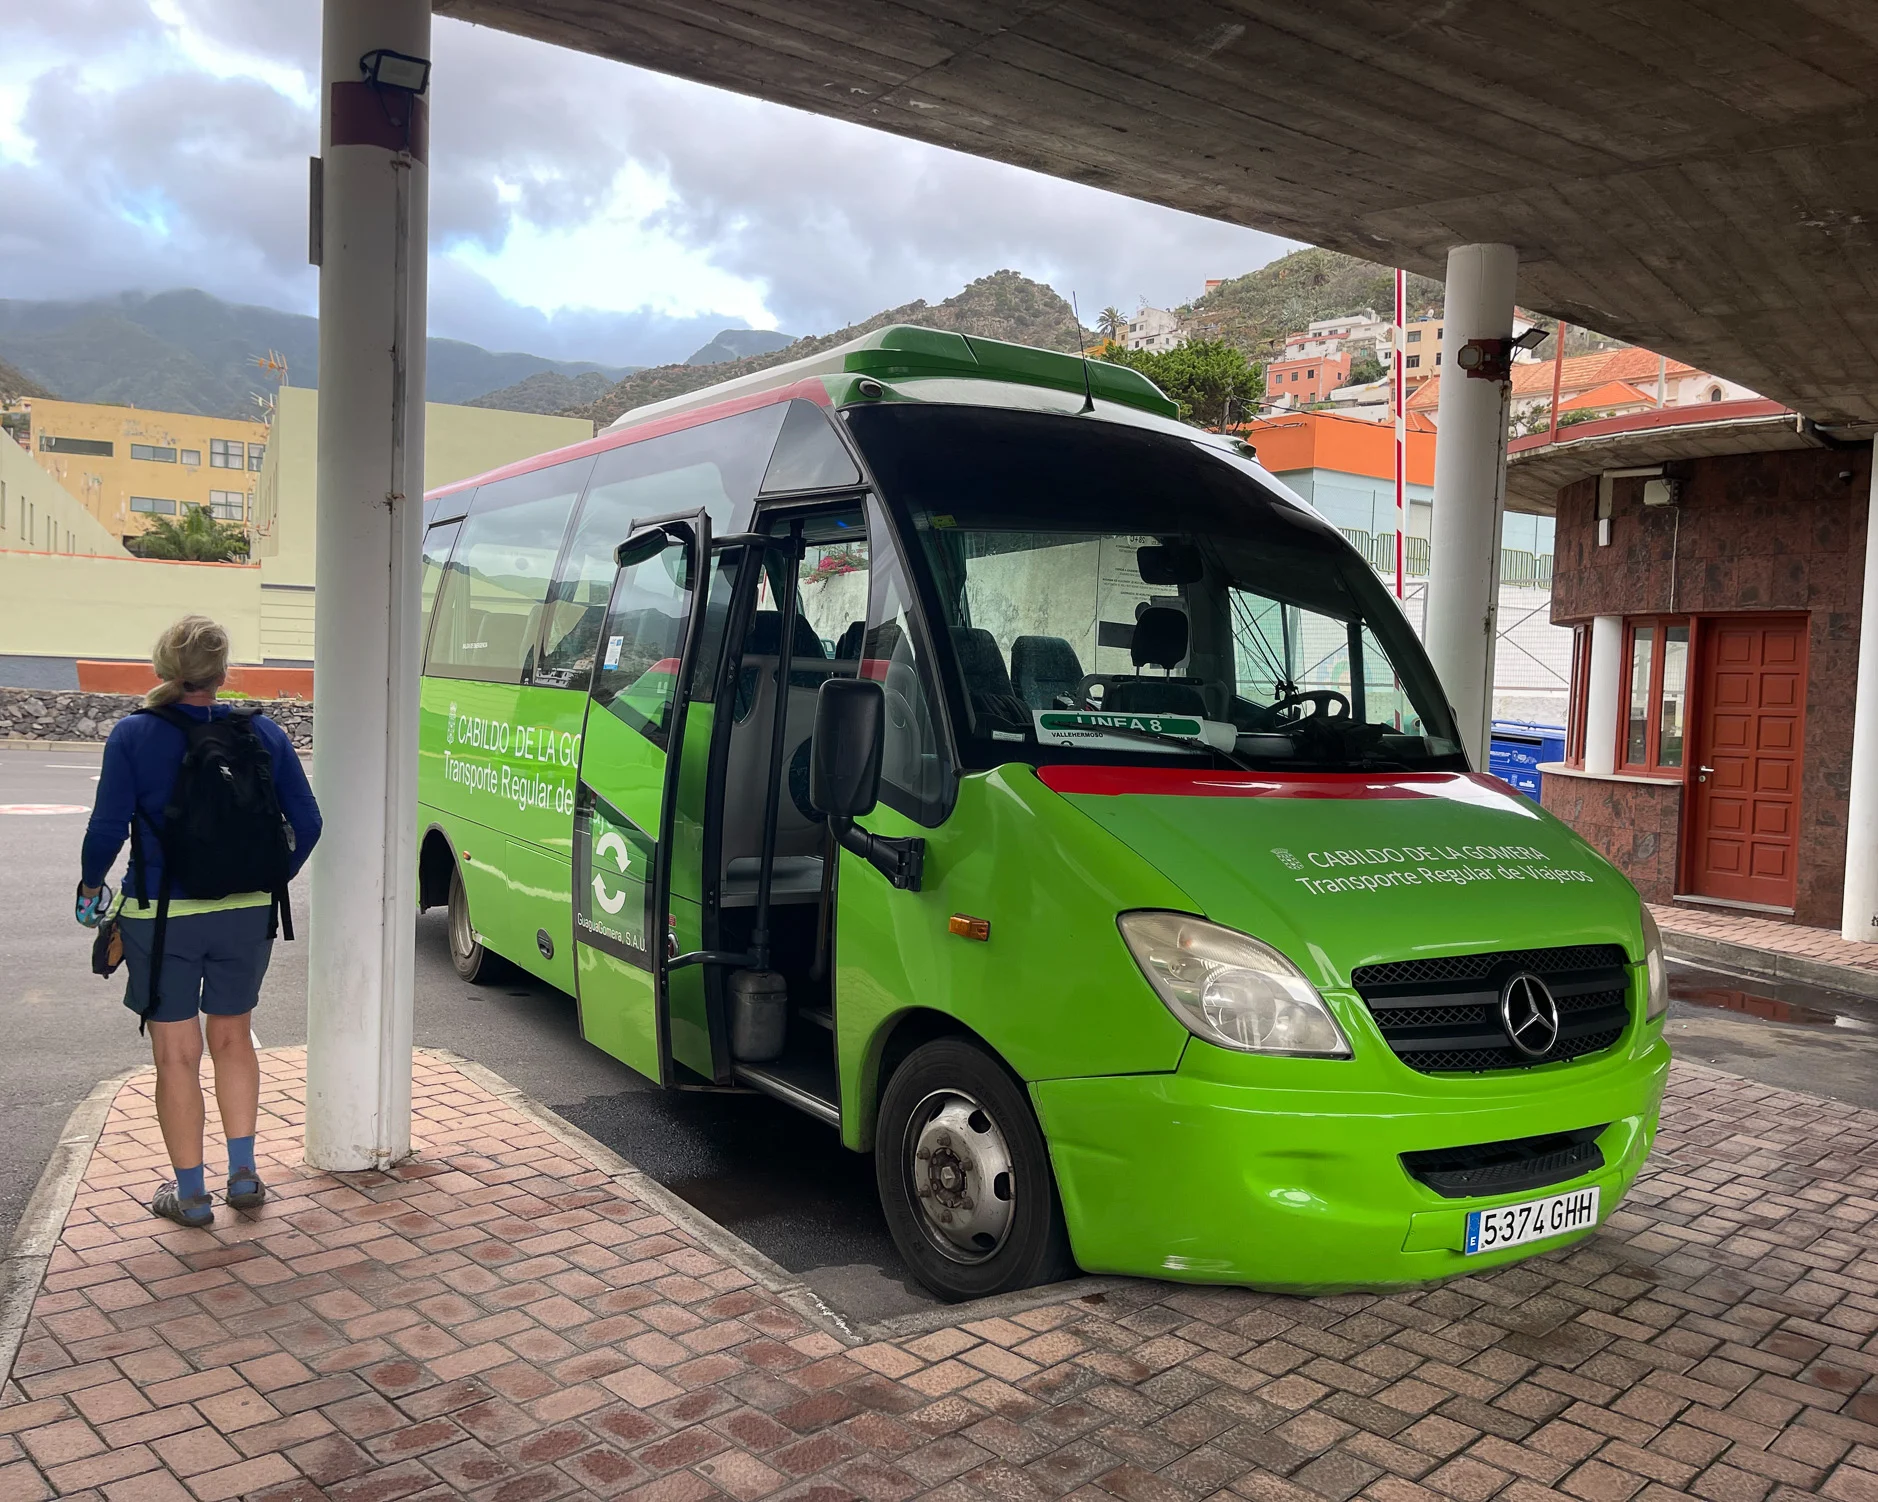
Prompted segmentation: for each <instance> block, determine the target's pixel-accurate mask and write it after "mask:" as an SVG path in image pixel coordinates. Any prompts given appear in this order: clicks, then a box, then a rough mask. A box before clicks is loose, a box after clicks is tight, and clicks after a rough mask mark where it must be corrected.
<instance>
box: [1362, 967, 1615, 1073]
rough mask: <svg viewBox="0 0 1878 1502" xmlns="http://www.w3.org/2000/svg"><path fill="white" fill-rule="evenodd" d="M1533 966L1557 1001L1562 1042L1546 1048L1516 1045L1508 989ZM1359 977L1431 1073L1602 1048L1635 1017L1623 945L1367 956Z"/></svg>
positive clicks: (1379, 1011)
mask: <svg viewBox="0 0 1878 1502" xmlns="http://www.w3.org/2000/svg"><path fill="white" fill-rule="evenodd" d="M1521 972H1527V973H1530V974H1532V975H1536V976H1538V977H1539V978H1540V979H1541V980H1542V981H1544V982H1545V985H1546V989H1547V990H1548V991H1549V992H1550V993H1551V995H1552V999H1553V1001H1554V1002H1555V1003H1556V1005H1557V1007H1558V1021H1559V1026H1558V1036H1557V1040H1556V1042H1554V1043H1553V1045H1552V1046H1551V1047H1550V1048H1549V1049H1547V1050H1545V1051H1544V1052H1543V1053H1542V1054H1539V1055H1537V1056H1535V1055H1532V1054H1528V1053H1525V1052H1523V1051H1521V1050H1520V1049H1518V1048H1516V1047H1514V1046H1513V1042H1512V1039H1511V1038H1509V1037H1508V1035H1507V1031H1506V1025H1505V1022H1504V1020H1503V1019H1502V1017H1501V1013H1500V994H1501V990H1502V988H1503V987H1504V986H1505V985H1506V982H1507V981H1508V980H1509V979H1511V978H1512V977H1513V976H1515V975H1518V974H1520V973H1521ZM1350 984H1351V985H1352V986H1353V987H1355V989H1356V992H1357V994H1358V995H1359V996H1361V997H1362V998H1363V1004H1364V1005H1365V1006H1367V1007H1368V1008H1369V1012H1370V1015H1371V1016H1372V1017H1373V1018H1375V1020H1376V1026H1377V1028H1378V1029H1379V1030H1380V1031H1381V1033H1382V1035H1383V1037H1384V1039H1385V1040H1386V1041H1387V1042H1388V1044H1389V1046H1390V1048H1392V1049H1394V1050H1395V1054H1396V1057H1397V1058H1399V1059H1401V1060H1402V1062H1403V1063H1405V1064H1407V1065H1408V1066H1409V1067H1410V1068H1411V1069H1417V1070H1420V1071H1421V1072H1422V1073H1424V1074H1466V1073H1479V1072H1481V1071H1484V1070H1490V1069H1530V1068H1532V1067H1534V1066H1535V1065H1539V1064H1556V1063H1559V1062H1561V1061H1564V1060H1567V1059H1581V1058H1586V1057H1588V1056H1590V1055H1592V1054H1596V1053H1602V1052H1603V1051H1604V1050H1605V1049H1607V1048H1610V1047H1611V1046H1612V1045H1614V1044H1615V1043H1616V1042H1617V1041H1618V1039H1620V1038H1621V1037H1623V1035H1624V1029H1625V1028H1626V1027H1627V1026H1628V1025H1629V1023H1630V1004H1629V971H1628V969H1627V968H1626V963H1625V959H1624V951H1623V949H1622V947H1621V946H1619V945H1616V944H1579V945H1571V946H1567V947H1564V948H1559V949H1514V950H1501V951H1497V952H1494V953H1489V954H1462V955H1445V956H1442V957H1441V958H1439V959H1417V960H1394V961H1390V962H1387V963H1384V964H1379V965H1359V966H1358V967H1357V968H1356V969H1355V970H1353V971H1351V973H1350Z"/></svg>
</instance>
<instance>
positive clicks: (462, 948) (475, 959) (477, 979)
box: [450, 866, 502, 986]
mask: <svg viewBox="0 0 1878 1502" xmlns="http://www.w3.org/2000/svg"><path fill="white" fill-rule="evenodd" d="M450 963H451V964H452V965H454V966H456V973H457V974H458V975H460V976H462V977H463V979H464V980H466V981H468V982H469V983H470V984H471V985H472V986H481V985H487V984H488V983H489V982H490V981H492V980H495V979H496V978H497V976H498V974H499V972H500V971H501V968H502V961H501V960H500V959H498V958H497V957H496V956H495V955H493V954H491V953H490V952H489V951H488V950H487V949H485V948H484V947H483V944H482V941H481V940H480V939H478V938H477V937H476V928H475V925H474V924H472V923H471V922H470V910H469V893H468V892H466V891H464V889H463V868H462V867H461V866H457V867H454V868H453V869H452V870H451V872H450Z"/></svg>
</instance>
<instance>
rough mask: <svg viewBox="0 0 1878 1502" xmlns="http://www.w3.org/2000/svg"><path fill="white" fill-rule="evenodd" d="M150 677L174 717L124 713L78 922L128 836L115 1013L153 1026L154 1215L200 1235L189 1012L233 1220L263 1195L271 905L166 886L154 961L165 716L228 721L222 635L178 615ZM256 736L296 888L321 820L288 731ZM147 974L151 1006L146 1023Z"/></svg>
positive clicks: (174, 729) (154, 703)
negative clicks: (120, 992) (162, 1163)
mask: <svg viewBox="0 0 1878 1502" xmlns="http://www.w3.org/2000/svg"><path fill="white" fill-rule="evenodd" d="M151 665H152V666H153V667H154V668H155V669H156V673H157V677H158V678H159V679H161V680H162V681H161V682H160V683H159V684H158V685H157V686H156V687H155V688H154V689H152V690H151V691H150V693H149V694H148V695H146V696H145V699H144V703H145V704H146V705H147V706H149V707H151V708H153V709H155V708H163V707H165V706H173V709H171V710H170V711H169V713H168V714H165V715H156V714H134V715H127V716H126V717H125V718H124V719H122V720H120V721H119V722H118V723H117V725H116V726H115V727H114V728H113V729H112V731H111V737H110V739H109V740H107V741H106V742H105V745H104V766H103V770H102V772H101V774H100V776H99V778H98V798H97V803H96V805H95V806H94V807H93V809H92V813H91V823H90V826H89V827H88V828H87V829H86V831H85V845H84V852H83V857H82V867H83V869H82V872H81V875H80V879H79V886H78V920H79V922H81V923H85V924H87V925H91V924H96V923H97V922H98V921H99V920H100V919H101V918H102V917H103V916H104V912H105V904H106V902H108V889H107V888H106V887H105V885H104V879H105V877H106V876H107V875H108V874H109V872H110V870H111V867H112V865H113V864H114V863H115V862H116V860H117V856H118V852H119V851H120V850H122V849H123V847H124V841H125V838H126V837H127V836H131V835H133V830H134V838H133V841H132V856H133V869H132V871H131V873H130V875H129V876H128V877H127V878H126V881H125V892H124V897H123V899H122V901H121V902H120V904H119V911H118V922H119V927H120V930H121V932H122V933H123V936H124V960H125V964H126V966H127V968H128V970H129V984H128V986H127V987H126V989H125V995H124V1005H125V1006H127V1007H129V1008H130V1009H131V1010H132V1011H133V1012H136V1013H137V1014H138V1015H139V1016H140V1017H146V1013H147V1014H148V1015H147V1017H146V1021H147V1023H148V1025H149V1031H150V1053H151V1056H152V1058H153V1059H154V1060H155V1062H156V1074H157V1082H156V1101H157V1120H158V1122H159V1123H160V1125H161V1126H162V1129H163V1145H164V1147H165V1148H167V1149H168V1151H169V1159H170V1163H171V1165H172V1166H173V1167H174V1169H175V1171H176V1178H175V1180H174V1181H173V1182H171V1183H168V1184H165V1185H163V1186H162V1187H161V1188H160V1189H158V1190H157V1192H156V1195H155V1197H154V1198H153V1199H152V1201H151V1204H150V1209H151V1211H152V1213H154V1214H156V1215H160V1216H162V1217H163V1218H164V1219H165V1220H173V1221H175V1222H176V1223H177V1224H178V1225H183V1226H207V1225H209V1224H211V1223H212V1222H213V1220H214V1218H215V1211H214V1202H213V1200H211V1198H210V1197H209V1192H208V1189H207V1187H206V1186H205V1184H204V1182H203V1163H202V1128H203V1117H204V1110H203V1102H202V1083H201V1068H202V1023H201V1022H199V1021H198V1020H197V1015H198V1013H202V1014H205V1015H206V1016H207V1019H208V1042H209V1056H210V1058H211V1060H212V1061H213V1063H214V1067H215V1103H216V1107H217V1109H218V1110H219V1111H220V1113H221V1118H222V1133H223V1135H224V1136H225V1137H226V1138H227V1139H228V1187H227V1193H226V1198H227V1201H228V1203H229V1205H230V1206H231V1207H233V1208H235V1209H237V1210H249V1209H253V1208H255V1207H256V1206H258V1205H259V1204H260V1203H261V1202H262V1201H263V1200H264V1199H265V1198H266V1197H267V1187H266V1186H265V1185H264V1184H263V1183H262V1182H261V1177H260V1175H259V1174H258V1173H257V1172H256V1171H255V1166H254V1124H255V1117H256V1115H257V1114H258V1112H259V1109H260V1094H261V1068H260V1062H259V1060H257V1059H256V1058H255V1055H254V1038H253V1034H252V1032H251V1031H250V1028H249V1014H250V1013H251V1012H253V1010H254V1007H255V1003H256V1002H257V1001H258V1000H259V999H260V992H261V978H262V977H263V976H264V975H266V974H267V962H268V959H269V957H270V956H271V954H272V952H273V947H274V942H273V937H272V933H273V917H274V906H273V901H274V899H273V894H272V893H269V892H237V893H235V894H233V895H232V896H228V897H223V898H219V899H216V900H212V901H210V900H202V899H192V898H191V897H190V894H189V893H188V892H186V891H183V890H181V889H180V887H179V886H178V885H177V884H176V883H174V882H172V884H171V886H170V903H169V917H168V920H167V929H166V933H165V936H164V942H163V950H164V952H163V955H162V956H161V958H160V960H159V959H157V958H155V957H153V956H152V954H151V952H150V951H151V948H152V941H153V939H154V938H155V935H154V933H153V932H152V930H153V929H154V928H155V927H156V912H157V900H156V899H157V895H158V893H159V891H160V889H161V883H162V880H163V847H162V843H161V836H162V832H163V820H164V807H165V805H166V804H167V803H168V802H169V801H170V795H171V790H172V788H174V787H175V786H176V780H177V772H178V770H179V769H180V768H181V766H182V763H183V753H184V751H185V749H186V748H187V746H188V744H189V736H188V734H187V733H186V732H185V731H184V730H183V729H182V728H181V726H180V725H179V724H176V723H172V717H173V716H174V715H175V714H177V713H180V714H181V715H183V716H185V717H187V718H188V719H189V720H192V721H195V722H196V723H199V724H205V723H207V722H208V721H209V720H210V719H211V718H216V719H220V718H223V717H225V716H227V715H228V713H229V706H227V705H225V704H224V705H218V704H217V703H216V702H215V696H216V692H217V690H219V689H220V688H221V686H222V683H223V681H224V680H225V679H226V678H227V676H228V633H227V632H226V631H224V630H223V629H222V628H221V627H220V626H218V625H217V624H216V623H215V622H214V621H212V620H210V619H208V617H206V616H200V615H187V616H184V617H183V618H182V619H181V620H179V621H177V622H176V624H175V625H173V626H171V627H170V628H169V630H167V631H165V632H164V633H163V635H162V636H161V637H160V638H159V639H158V641H157V644H156V650H155V651H154V652H153V653H152V654H151ZM252 724H253V727H254V730H255V732H256V733H257V734H258V735H259V736H260V739H261V743H262V746H263V747H264V748H265V750H266V752H267V756H268V762H269V766H270V769H271V771H272V775H273V786H274V794H275V797H276V798H277V799H278V801H279V804H280V811H281V813H282V814H284V815H285V816H286V818H287V822H288V824H289V825H290V826H291V828H292V830H293V841H292V847H293V848H292V854H291V857H290V863H289V866H290V869H289V875H290V876H291V874H292V873H293V872H297V871H298V870H299V869H300V867H301V866H302V865H304V864H305V862H306V858H307V856H308V855H309V854H311V853H312V850H313V845H314V842H315V841H316V840H318V839H319V836H320V814H319V808H318V805H316V804H315V803H314V801H313V791H312V789H311V788H309V787H308V786H307V780H306V773H305V771H304V770H302V768H301V766H300V758H299V756H298V754H296V753H295V751H294V749H293V743H292V742H291V741H290V740H288V738H287V733H286V732H285V731H284V730H282V729H281V728H280V727H279V726H278V725H276V724H275V723H274V722H273V721H272V720H270V719H268V718H267V717H266V716H264V715H258V714H257V715H255V716H254V718H253V721H252ZM138 857H141V859H140V860H139V859H138ZM139 865H141V870H139V869H137V867H138V866H139ZM133 889H134V890H133ZM140 899H141V900H140ZM153 968H154V969H155V971H156V975H157V982H158V983H157V990H156V995H157V1006H156V1009H155V1010H154V1011H151V1010H150V1007H149V999H150V982H151V975H152V970H153Z"/></svg>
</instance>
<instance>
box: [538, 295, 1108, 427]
mask: <svg viewBox="0 0 1878 1502" xmlns="http://www.w3.org/2000/svg"><path fill="white" fill-rule="evenodd" d="M895 323H911V324H918V325H920V326H921V327H923V328H929V329H950V330H952V331H953V332H956V333H960V334H976V335H978V336H979V337H981V338H985V339H1007V340H1009V341H1010V342H1011V343H1013V344H1030V345H1036V346H1038V347H1040V348H1043V349H1057V350H1066V351H1067V350H1075V349H1076V348H1077V347H1078V332H1079V331H1078V329H1077V326H1076V319H1075V315H1074V314H1072V313H1071V311H1070V306H1069V303H1068V302H1066V301H1065V300H1064V299H1063V298H1061V297H1059V296H1057V294H1056V293H1055V292H1054V291H1053V290H1052V289H1051V288H1049V287H1046V286H1045V285H1044V284H1043V283H1042V282H1033V281H1032V280H1030V278H1029V277H1026V276H1020V275H1018V273H1016V272H1015V271H994V272H992V273H991V275H990V276H981V277H980V278H979V279H978V280H977V281H975V282H973V283H972V284H971V285H970V286H968V287H966V288H965V289H964V290H963V291H961V292H959V293H957V294H955V295H954V296H952V297H948V298H947V299H946V300H945V301H944V302H942V303H940V304H938V305H937V306H936V307H935V306H932V305H930V304H928V303H927V302H926V301H925V300H924V299H921V300H919V301H916V302H910V303H903V304H902V305H901V306H899V307H897V308H888V309H887V310H886V311H885V312H883V313H876V314H875V315H874V316H873V317H872V318H868V319H864V320H863V321H862V322H860V323H851V324H849V325H848V326H847V327H846V328H844V329H836V330H835V331H834V332H833V333H832V334H819V335H812V336H810V337H809V338H806V339H798V340H796V341H795V342H794V343H793V344H789V345H786V346H784V347H783V348H782V349H778V350H772V351H770V352H769V353H767V354H760V355H746V356H745V357H744V358H742V359H739V360H722V361H719V362H718V363H716V364H714V365H654V366H650V367H648V368H647V369H645V370H639V371H634V372H633V374H631V375H629V376H627V377H626V379H625V380H623V381H621V382H620V383H619V384H618V385H617V386H615V387H613V389H612V390H611V391H608V392H607V393H606V394H605V395H604V396H602V397H600V398H599V400H597V401H594V402H591V403H589V404H587V405H585V406H580V407H575V408H573V409H571V410H570V411H569V412H568V414H567V415H568V416H569V417H586V418H591V419H592V420H593V422H594V423H595V424H596V425H597V426H599V427H605V426H606V425H607V424H608V423H610V422H611V421H613V419H614V418H616V417H618V416H619V415H620V414H621V413H622V412H628V411H630V410H632V409H633V408H634V407H643V406H645V405H646V404H647V403H648V402H658V401H664V400H665V399H666V398H668V397H673V396H683V395H684V394H685V393H686V392H689V391H697V390H700V389H701V388H703V387H705V386H715V385H716V384H717V383H718V382H720V381H729V380H734V379H736V378H737V377H738V376H743V375H749V374H751V373H753V372H755V371H759V370H768V369H769V368H770V367H771V366H773V365H783V364H787V363H788V362H789V361H791V360H801V359H805V358H806V357H808V356H809V355H817V354H820V353H821V352H822V351H823V350H826V349H833V348H834V347H835V346H836V345H837V344H845V343H846V342H847V341H848V340H850V339H858V338H859V337H860V336H861V335H862V334H869V333H872V332H873V331H874V330H875V329H879V328H886V327H887V326H888V325H889V324H895ZM1082 337H1083V339H1084V340H1085V341H1086V342H1087V344H1088V347H1089V348H1091V349H1093V348H1094V347H1095V346H1096V344H1097V343H1099V342H1100V341H1099V340H1098V339H1097V338H1096V337H1095V336H1094V335H1093V334H1090V333H1088V332H1086V331H1082Z"/></svg>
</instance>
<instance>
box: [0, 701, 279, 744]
mask: <svg viewBox="0 0 1878 1502" xmlns="http://www.w3.org/2000/svg"><path fill="white" fill-rule="evenodd" d="M141 703H143V700H142V699H141V698H139V697H137V696H135V695H132V694H83V693H77V692H71V691H65V690H54V689H41V688H0V740H6V739H12V740H28V741H102V740H103V739H104V738H105V737H106V736H107V735H109V734H110V733H111V727H112V726H113V725H115V724H116V723H117V722H118V721H119V720H121V719H123V718H124V716H125V715H127V714H129V713H130V712H131V711H132V710H133V709H135V708H136V707H137V706H138V705H139V704H141ZM262 707H263V708H264V709H265V710H266V711H267V714H268V717H269V718H270V719H272V720H273V721H274V722H275V723H276V724H278V725H279V726H280V728H281V729H283V730H285V731H286V732H287V734H288V735H289V736H290V737H291V738H292V740H293V743H294V744H295V745H296V746H301V747H306V746H311V745H312V744H313V706H312V705H311V704H309V703H307V702H306V701H305V700H302V699H270V700H268V701H267V702H266V703H265V704H264V705H263V706H262Z"/></svg>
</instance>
